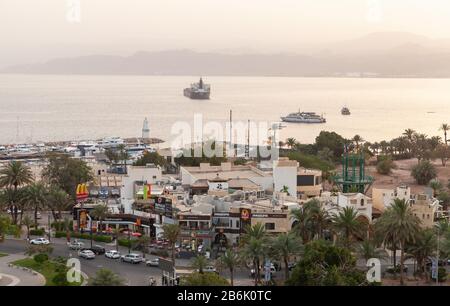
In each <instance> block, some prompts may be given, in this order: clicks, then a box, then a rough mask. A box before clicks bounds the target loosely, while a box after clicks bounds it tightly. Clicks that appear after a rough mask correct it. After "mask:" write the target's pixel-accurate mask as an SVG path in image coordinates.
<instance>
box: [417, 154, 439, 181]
mask: <svg viewBox="0 0 450 306" xmlns="http://www.w3.org/2000/svg"><path fill="white" fill-rule="evenodd" d="M411 175H412V176H413V177H414V178H415V179H416V181H417V183H418V184H419V185H427V184H428V183H429V182H430V181H431V180H432V179H434V178H436V177H437V172H436V168H435V167H434V166H433V164H432V163H430V162H429V161H428V160H424V161H421V162H419V164H417V165H415V166H414V167H413V168H412V170H411Z"/></svg>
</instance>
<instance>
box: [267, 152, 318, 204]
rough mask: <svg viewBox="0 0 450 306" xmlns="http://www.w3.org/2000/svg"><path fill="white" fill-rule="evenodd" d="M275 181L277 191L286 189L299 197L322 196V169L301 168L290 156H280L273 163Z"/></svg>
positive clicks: (291, 194)
mask: <svg viewBox="0 0 450 306" xmlns="http://www.w3.org/2000/svg"><path fill="white" fill-rule="evenodd" d="M273 181H274V189H275V191H276V192H280V191H282V190H284V189H285V188H286V189H287V190H286V191H287V192H288V194H289V195H290V196H294V197H297V198H302V197H303V196H306V197H316V196H320V194H321V193H322V191H323V187H322V171H320V170H311V169H305V168H301V167H300V166H299V163H298V162H297V161H295V160H289V158H283V157H282V158H279V159H278V160H276V161H274V164H273Z"/></svg>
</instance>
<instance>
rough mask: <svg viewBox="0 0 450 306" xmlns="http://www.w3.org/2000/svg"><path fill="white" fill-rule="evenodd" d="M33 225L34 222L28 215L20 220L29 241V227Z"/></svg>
mask: <svg viewBox="0 0 450 306" xmlns="http://www.w3.org/2000/svg"><path fill="white" fill-rule="evenodd" d="M33 224H35V222H34V221H33V219H31V218H30V216H28V215H26V216H25V217H24V218H23V220H22V225H25V228H26V229H27V239H30V227H31V226H32V225H33Z"/></svg>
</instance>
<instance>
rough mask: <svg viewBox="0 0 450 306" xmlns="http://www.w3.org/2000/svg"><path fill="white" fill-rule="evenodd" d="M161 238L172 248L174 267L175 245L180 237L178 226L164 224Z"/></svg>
mask: <svg viewBox="0 0 450 306" xmlns="http://www.w3.org/2000/svg"><path fill="white" fill-rule="evenodd" d="M162 228H163V231H164V232H163V237H164V239H167V240H168V241H169V244H170V246H171V248H172V262H173V265H174V266H175V243H177V241H178V236H179V235H180V226H179V225H178V224H164V225H163V227H162Z"/></svg>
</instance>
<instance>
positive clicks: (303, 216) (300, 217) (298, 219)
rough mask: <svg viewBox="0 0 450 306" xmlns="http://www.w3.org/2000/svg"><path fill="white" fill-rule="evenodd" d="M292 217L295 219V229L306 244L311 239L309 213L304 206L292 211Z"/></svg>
mask: <svg viewBox="0 0 450 306" xmlns="http://www.w3.org/2000/svg"><path fill="white" fill-rule="evenodd" d="M291 219H292V220H294V224H295V225H294V226H293V231H294V232H295V233H296V234H297V235H299V236H300V237H301V238H302V241H303V243H304V244H306V243H307V242H308V241H309V235H310V226H309V224H310V223H309V213H308V211H307V209H305V207H304V206H303V207H302V208H300V209H293V210H292V211H291Z"/></svg>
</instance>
